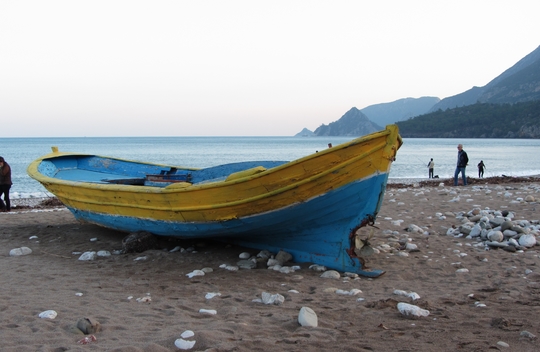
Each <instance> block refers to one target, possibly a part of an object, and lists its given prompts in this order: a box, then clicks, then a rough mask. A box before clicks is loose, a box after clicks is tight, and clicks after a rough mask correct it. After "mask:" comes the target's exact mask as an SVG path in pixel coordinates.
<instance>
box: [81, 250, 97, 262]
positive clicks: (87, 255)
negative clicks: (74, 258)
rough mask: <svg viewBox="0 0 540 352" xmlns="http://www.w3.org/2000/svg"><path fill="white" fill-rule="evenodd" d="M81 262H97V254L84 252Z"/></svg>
mask: <svg viewBox="0 0 540 352" xmlns="http://www.w3.org/2000/svg"><path fill="white" fill-rule="evenodd" d="M79 260H96V252H84V253H83V254H82V255H81V256H80V257H79Z"/></svg>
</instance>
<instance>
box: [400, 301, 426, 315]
mask: <svg viewBox="0 0 540 352" xmlns="http://www.w3.org/2000/svg"><path fill="white" fill-rule="evenodd" d="M397 309H398V310H399V312H400V313H401V314H402V315H403V316H405V317H409V318H418V317H427V316H428V315H429V310H426V309H422V308H420V307H418V306H415V305H412V304H408V303H403V302H400V303H398V305H397Z"/></svg>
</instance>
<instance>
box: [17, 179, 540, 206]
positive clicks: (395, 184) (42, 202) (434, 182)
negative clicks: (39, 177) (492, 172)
mask: <svg viewBox="0 0 540 352" xmlns="http://www.w3.org/2000/svg"><path fill="white" fill-rule="evenodd" d="M467 182H468V185H471V186H472V185H485V184H506V183H525V182H540V175H531V176H504V175H503V176H493V177H485V178H473V177H468V178H467ZM441 184H443V185H444V186H447V187H454V186H453V178H432V179H426V178H389V179H388V182H387V187H388V188H389V189H392V188H403V187H411V186H412V187H438V186H440V185H441ZM11 206H12V211H14V210H17V209H29V208H30V209H35V208H51V207H64V205H63V204H62V203H61V202H59V201H58V200H57V198H56V197H55V196H54V195H53V196H48V197H29V198H11Z"/></svg>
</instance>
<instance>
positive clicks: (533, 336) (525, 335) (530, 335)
mask: <svg viewBox="0 0 540 352" xmlns="http://www.w3.org/2000/svg"><path fill="white" fill-rule="evenodd" d="M519 336H521V337H526V338H528V339H531V340H535V339H536V335H534V334H532V333H530V332H528V331H526V330H523V331H522V332H521V333H520V334H519Z"/></svg>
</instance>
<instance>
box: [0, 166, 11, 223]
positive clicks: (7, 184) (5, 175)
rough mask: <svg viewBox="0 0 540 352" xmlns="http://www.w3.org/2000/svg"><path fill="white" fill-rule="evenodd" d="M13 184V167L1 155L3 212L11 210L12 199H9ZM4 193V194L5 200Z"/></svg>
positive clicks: (0, 171) (0, 192)
mask: <svg viewBox="0 0 540 352" xmlns="http://www.w3.org/2000/svg"><path fill="white" fill-rule="evenodd" d="M11 185H12V183H11V167H10V166H9V164H8V163H6V161H5V160H4V158H3V157H1V156H0V211H2V212H4V211H10V210H11V201H10V200H9V189H10V188H11ZM2 194H3V195H4V200H3V201H2ZM4 202H5V204H4Z"/></svg>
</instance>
